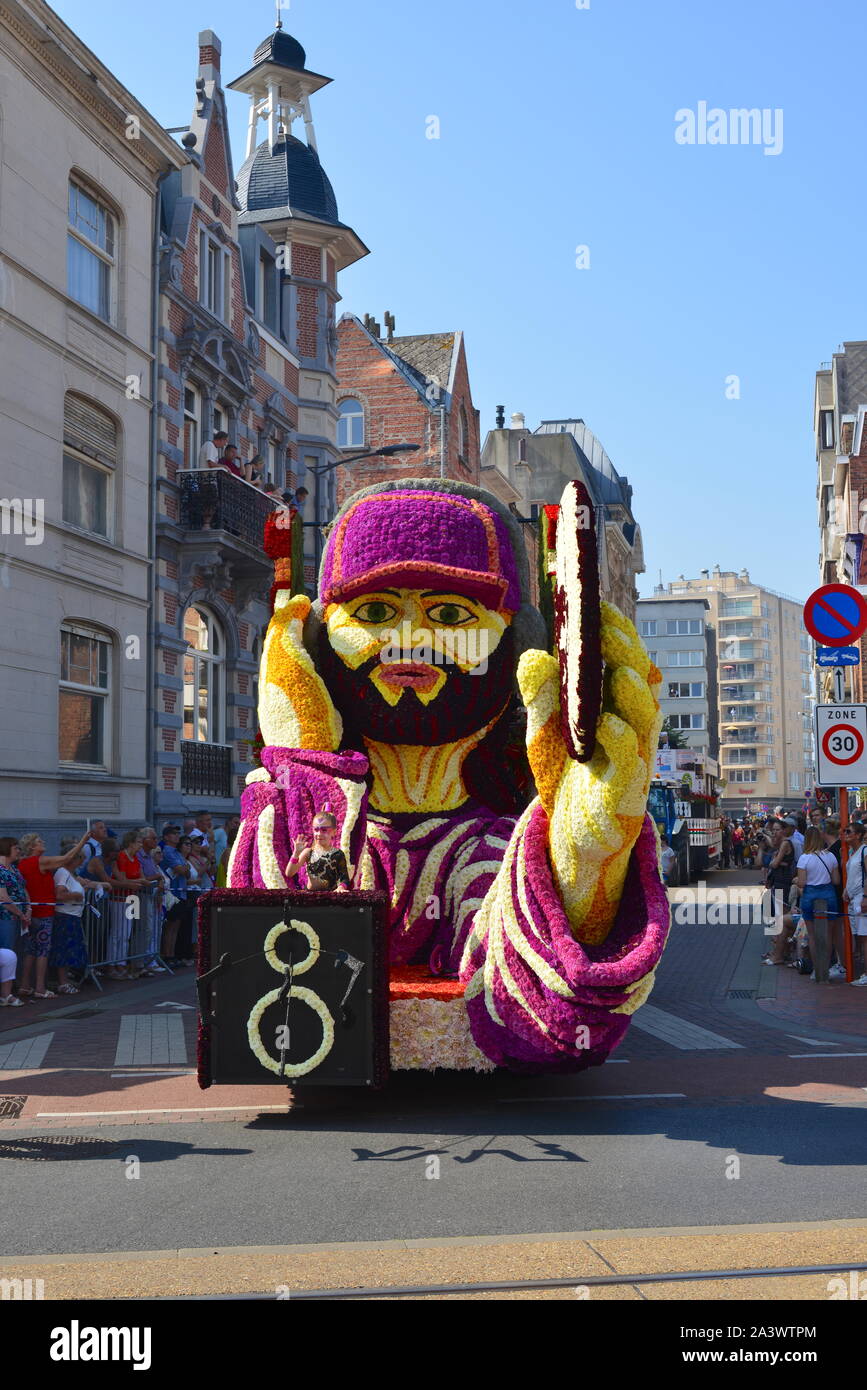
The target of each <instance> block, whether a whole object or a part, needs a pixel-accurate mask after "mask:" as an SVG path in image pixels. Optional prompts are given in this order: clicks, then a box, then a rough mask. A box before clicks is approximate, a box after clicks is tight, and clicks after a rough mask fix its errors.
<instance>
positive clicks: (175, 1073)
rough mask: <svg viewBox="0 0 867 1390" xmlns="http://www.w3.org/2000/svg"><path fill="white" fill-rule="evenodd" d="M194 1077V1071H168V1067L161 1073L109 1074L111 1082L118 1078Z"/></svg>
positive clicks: (133, 1072) (116, 1072) (129, 1072)
mask: <svg viewBox="0 0 867 1390" xmlns="http://www.w3.org/2000/svg"><path fill="white" fill-rule="evenodd" d="M195 1075H196V1073H195V1071H189V1070H188V1071H169V1069H168V1067H164V1068H163V1070H162V1071H113V1072H112V1073H111V1079H112V1081H117V1080H118V1079H119V1078H120V1077H130V1076H195Z"/></svg>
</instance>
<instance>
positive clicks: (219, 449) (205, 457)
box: [199, 430, 229, 468]
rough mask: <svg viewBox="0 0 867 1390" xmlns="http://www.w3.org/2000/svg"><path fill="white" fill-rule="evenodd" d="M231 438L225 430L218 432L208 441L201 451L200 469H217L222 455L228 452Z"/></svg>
mask: <svg viewBox="0 0 867 1390" xmlns="http://www.w3.org/2000/svg"><path fill="white" fill-rule="evenodd" d="M228 443H229V436H228V435H227V434H226V431H225V430H217V433H216V434H215V435H214V437H213V439H208V440H206V441H205V443H204V444H203V445H202V447H201V449H200V450H199V468H216V466H217V464H218V463H219V461H220V457H221V455H223V454H224V453H225V452H226V445H227V444H228Z"/></svg>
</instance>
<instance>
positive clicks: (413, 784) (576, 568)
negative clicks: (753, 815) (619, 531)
mask: <svg viewBox="0 0 867 1390" xmlns="http://www.w3.org/2000/svg"><path fill="white" fill-rule="evenodd" d="M570 486H575V485H570ZM568 491H569V489H567V493H568ZM565 501H566V495H564V502H565ZM590 524H591V527H592V521H591V523H590ZM562 529H563V530H564V531H565V530H566V529H567V528H565V527H564V528H562ZM559 541H560V536H559V535H558V542H559ZM285 545H286V542H285V538H283V537H282V536H281V532H280V530H279V525H278V524H276V523H274V522H273V521H269V523H268V531H267V533H266V547H267V549H268V551H269V553H270V554H272V555H274V556H275V558H276V579H275V585H274V590H273V598H274V615H273V618H272V620H271V623H270V625H269V628H268V634H267V639H266V642H265V648H264V653H263V657H262V667H261V674H260V683H259V723H260V728H261V732H262V736H263V739H264V747H263V749H262V754H261V759H262V767H261V769H259V770H257V771H256V772H254V773H253V774H251V776H250V777H249V778H248V786H247V789H246V791H245V793H244V798H243V803H242V809H243V824H242V827H241V830H240V832H239V834H238V837H237V840H236V842H235V847H234V851H233V855H232V859H231V862H230V866H229V885H230V887H233V888H257V889H262V888H264V889H285V888H286V887H287V884H286V880H285V878H284V869H285V866H286V864H287V861H288V860H289V858H290V856H291V849H292V845H293V844H294V843H295V837H296V836H297V835H299V834H306V833H309V829H310V826H311V824H312V821H313V817H314V815H315V814H316V812H317V811H319V810H320V809H321V808H322V807H323V806H324V805H326V803H327V804H328V805H330V807H331V809H332V811H333V812H334V813H335V814H336V816H337V820H338V824H339V827H340V846H341V848H342V850H343V851H344V853H345V855H346V859H347V862H348V865H349V872H350V875H351V877H352V881H353V885H354V887H356V888H358V889H380V890H385V891H386V892H387V894H388V897H389V900H390V903H391V914H390V959H391V978H392V990H391V997H392V1003H391V1038H392V1066H393V1067H394V1068H397V1069H401V1068H414V1067H415V1068H418V1067H421V1068H426V1069H433V1068H435V1067H438V1066H440V1067H453V1068H454V1067H457V1068H475V1069H476V1070H490V1069H493V1068H494V1067H496V1066H502V1067H508V1068H511V1069H512V1070H514V1071H519V1072H544V1071H549V1072H553V1071H574V1070H578V1069H580V1068H582V1067H586V1066H589V1065H595V1064H599V1063H601V1062H602V1061H604V1060H605V1057H606V1056H607V1055H608V1054H609V1052H610V1051H611V1050H612V1048H613V1047H614V1046H615V1045H616V1044H617V1043H618V1042H619V1040H620V1039H621V1037H622V1036H623V1034H624V1032H625V1031H626V1028H627V1026H628V1022H629V1017H630V1015H631V1014H632V1013H633V1012H634V1011H635V1010H636V1009H637V1008H638V1007H639V1005H640V1004H642V1003H643V1002H644V1000H645V999H646V998H647V996H648V994H649V993H650V990H651V988H652V986H653V972H654V970H655V967H656V965H657V962H658V960H659V957H660V955H661V952H662V949H663V946H664V944H665V937H666V933H667V930H668V920H669V917H668V904H667V900H666V897H665V892H664V889H663V887H662V884H661V880H660V873H659V861H658V840H657V835H656V830H655V827H654V825H653V822H652V820H651V819H650V817H649V816H647V814H646V800H647V791H648V785H649V780H650V771H651V767H652V762H653V758H654V753H655V749H656V744H657V737H658V730H659V722H660V714H659V705H658V701H657V698H656V694H657V691H658V684H659V681H660V674H659V672H658V671H657V670H656V668H655V667H654V666H653V665H652V664H651V662H650V660H649V658H648V656H647V653H646V651H645V650H644V648H643V646H642V644H641V642H640V641H639V639H638V637H637V634H636V632H635V629H634V627H633V626H632V624H631V623H630V622H629V621H628V620H627V619H626V618H624V617H623V615H622V614H621V613H620V612H619V611H618V610H617V609H615V608H613V607H611V606H610V605H608V604H604V603H603V604H602V605H601V608H600V607H599V604H598V589H597V592H596V593H592V592H590V591H589V590H588V591H587V592H585V593H584V594H583V595H582V593H581V590H580V585H581V579H582V575H581V565H580V556H579V554H578V549H576V546H575V542H574V536H572V537H571V539H570V537H569V536H566V537H565V538H564V540H563V544H562V546H561V545H560V544H559V543H558V554H557V565H558V570H559V573H558V575H557V584H558V599H559V608H560V611H559V614H558V618H559V623H558V631H559V634H560V645H561V651H560V654H559V655H560V659H559V660H558V658H557V657H556V656H553V655H551V654H549V652H548V651H546V650H545V648H546V646H547V644H548V643H547V636H546V631H545V625H544V623H543V621H542V618H541V615H540V613H539V612H538V610H537V609H535V608H534V607H532V605H531V604H530V602H529V585H528V569H527V561H526V552H525V548H524V543H523V539H522V535H521V528H520V526H519V524H518V523H517V521H516V520H515V519H514V518H513V517H512V516H511V515H510V513H509V512H508V511H507V510H506V509H505V508H504V507H503V505H502V504H501V503H500V502H499V501H498V500H497V499H496V498H494V497H492V496H490V495H489V494H488V493H485V492H483V491H481V490H480V489H478V488H474V487H470V486H469V485H464V484H460V483H456V482H453V481H450V480H445V479H442V480H430V479H419V480H410V481H402V482H400V483H395V484H379V485H377V486H375V487H372V488H368V489H366V490H365V491H363V492H360V493H357V494H356V495H355V496H354V497H352V498H351V499H350V500H349V501H348V502H347V503H346V504H345V506H344V507H343V509H342V511H341V512H340V513H339V515H338V517H337V518H336V520H335V522H334V524H333V526H332V528H331V531H330V534H329V537H328V543H327V546H326V549H325V553H324V556H323V560H322V567H321V572H320V579H319V598H318V601H317V603H316V605H315V606H313V607H311V604H310V601H309V600H308V599H307V598H306V597H303V596H297V595H294V596H293V594H292V593H291V592H290V590H289V588H287V587H283V586H284V585H285V584H286V583H287V582H288V579H287V575H288V565H289V561H288V559H287V558H286V556H285V553H284V552H285ZM570 546H571V549H570ZM594 563H595V561H594ZM590 582H591V584H592V583H593V582H595V583H597V584H598V579H597V577H596V576H595V573H594V574H593V576H592V578H591V581H590ZM566 610H568V612H567V611H566ZM582 613H583V615H584V619H585V621H584V626H583V628H582V626H581V621H580V619H581V615H582ZM588 615H589V618H588ZM597 622H598V626H597ZM582 634H583V641H584V642H585V644H586V645H585V650H584V651H583V652H582V651H578V650H577V647H578V645H579V643H580V642H581V641H582ZM594 644H595V651H594V650H592V649H593V647H594ZM594 659H595V676H594V670H593V666H594ZM582 661H583V662H584V669H585V671H586V680H587V683H588V689H587V691H584V690H583V689H582V681H583V680H584V679H585V674H584V673H582ZM602 661H604V663H605V668H604V681H603V680H602ZM588 663H589V665H588ZM516 675H517V683H518V688H519V690H520V697H521V702H522V703H523V706H524V707H525V708H526V715H527V728H526V740H527V756H528V759H529V764H530V768H531V771H532V774H533V777H534V779H535V784H536V791H537V795H536V797H535V798H534V799H533V800H532V801H531V803H530V804H529V805H528V806H526V807H525V808H524V809H523V810H521V807H520V805H518V804H516V803H515V802H514V800H511V801H510V796H509V792H508V789H507V787H506V785H505V783H504V779H503V776H502V770H503V765H504V748H505V744H506V738H507V733H508V729H509V725H510V722H511V721H512V718H513V716H514V714H515V712H516V710H519V709H520V705H519V702H518V700H517V698H516V692H515V677H516ZM594 680H595V681H596V685H597V692H598V696H597V699H596V702H595V704H594V698H593V683H594ZM585 697H586V698H585ZM582 701H583V703H582ZM588 710H590V711H591V723H592V727H591V728H589V729H587V730H585V733H586V742H585V743H584V744H582V741H581V739H582V734H581V721H582V717H584V719H585V723H586V717H587V711H588Z"/></svg>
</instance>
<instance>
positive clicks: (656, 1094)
mask: <svg viewBox="0 0 867 1390" xmlns="http://www.w3.org/2000/svg"><path fill="white" fill-rule="evenodd" d="M549 1100H686V1095H685V1093H684V1092H683V1091H649V1092H646V1093H645V1094H644V1095H634V1096H633V1095H622V1096H508V1097H507V1098H506V1099H505V1100H500V1101H498V1102H497V1104H498V1105H536V1104H541V1103H542V1102H543V1101H549Z"/></svg>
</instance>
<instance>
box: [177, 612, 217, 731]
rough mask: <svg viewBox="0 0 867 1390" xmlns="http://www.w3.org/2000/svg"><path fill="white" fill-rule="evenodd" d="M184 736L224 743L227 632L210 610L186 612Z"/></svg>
mask: <svg viewBox="0 0 867 1390" xmlns="http://www.w3.org/2000/svg"><path fill="white" fill-rule="evenodd" d="M184 637H185V639H186V643H187V653H186V656H185V657H184V739H185V740H186V741H187V742H191V743H221V742H222V739H223V725H224V715H223V711H224V697H223V660H224V658H223V635H222V632H221V630H220V628H219V626H218V624H217V623H216V622H215V621H214V619H213V618H212V617H211V616H210V614H209V613H207V612H205V611H204V610H200V609H198V608H188V609H187V611H186V613H185V614H184Z"/></svg>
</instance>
